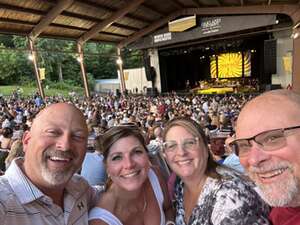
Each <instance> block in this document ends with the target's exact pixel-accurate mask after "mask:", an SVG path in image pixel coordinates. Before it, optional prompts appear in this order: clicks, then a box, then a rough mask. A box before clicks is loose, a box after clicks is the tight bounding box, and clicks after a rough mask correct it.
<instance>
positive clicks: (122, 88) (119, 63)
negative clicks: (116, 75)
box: [117, 48, 126, 94]
mask: <svg viewBox="0 0 300 225" xmlns="http://www.w3.org/2000/svg"><path fill="white" fill-rule="evenodd" d="M117 55H118V59H117V64H118V66H119V71H120V88H121V93H122V94H124V93H125V91H126V86H125V79H124V71H123V60H122V57H121V49H120V48H117Z"/></svg>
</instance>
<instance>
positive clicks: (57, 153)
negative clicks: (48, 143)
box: [44, 149, 77, 159]
mask: <svg viewBox="0 0 300 225" xmlns="http://www.w3.org/2000/svg"><path fill="white" fill-rule="evenodd" d="M44 156H45V157H47V158H48V157H61V158H71V159H73V158H76V157H77V154H75V153H74V152H72V151H71V150H67V151H61V150H57V149H47V150H46V151H45V152H44Z"/></svg>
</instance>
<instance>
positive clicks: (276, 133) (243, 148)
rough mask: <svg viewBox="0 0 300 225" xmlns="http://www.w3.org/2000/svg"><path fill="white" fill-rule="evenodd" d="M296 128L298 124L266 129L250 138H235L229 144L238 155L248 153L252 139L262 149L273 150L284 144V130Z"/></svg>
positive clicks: (241, 155)
mask: <svg viewBox="0 0 300 225" xmlns="http://www.w3.org/2000/svg"><path fill="white" fill-rule="evenodd" d="M298 128H300V126H293V127H286V128H281V129H274V130H268V131H264V132H262V133H259V134H257V135H255V136H253V137H250V138H243V139H236V140H234V141H233V142H231V143H230V144H229V145H230V146H231V147H233V148H234V149H235V151H236V154H237V155H238V156H240V157H243V156H247V155H248V154H249V153H250V151H251V147H252V144H251V143H250V141H252V140H253V141H254V142H255V143H257V144H259V145H260V146H261V147H262V150H264V151H275V150H278V149H280V148H282V147H284V146H285V145H286V136H287V133H286V131H289V130H293V129H298Z"/></svg>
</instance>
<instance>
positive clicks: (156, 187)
mask: <svg viewBox="0 0 300 225" xmlns="http://www.w3.org/2000/svg"><path fill="white" fill-rule="evenodd" d="M148 178H149V180H150V183H151V187H152V189H153V191H154V194H155V198H156V200H157V202H158V206H159V210H160V225H165V223H166V218H165V214H164V211H163V202H164V195H163V192H162V190H161V187H160V183H159V180H158V178H157V176H156V174H155V172H154V171H153V170H152V169H150V170H149V172H148ZM93 219H101V220H103V221H104V222H105V223H107V224H109V225H123V224H122V223H121V221H120V220H119V219H118V218H117V217H116V216H115V215H113V214H112V213H111V212H109V211H107V210H106V209H103V208H99V207H95V208H93V209H92V210H91V211H90V212H89V220H93Z"/></svg>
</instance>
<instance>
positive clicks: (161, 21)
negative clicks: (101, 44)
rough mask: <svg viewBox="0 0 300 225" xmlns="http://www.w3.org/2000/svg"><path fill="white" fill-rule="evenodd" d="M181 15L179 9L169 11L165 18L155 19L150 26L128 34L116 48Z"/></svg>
mask: <svg viewBox="0 0 300 225" xmlns="http://www.w3.org/2000/svg"><path fill="white" fill-rule="evenodd" d="M180 15H181V10H178V11H176V12H174V13H171V14H170V15H168V16H167V17H165V18H162V19H159V20H157V21H155V22H154V23H152V24H151V25H150V26H148V27H146V28H144V29H142V30H140V31H138V32H136V33H135V34H133V35H131V36H129V37H128V38H127V39H125V40H123V41H121V42H120V43H119V44H118V48H123V47H124V46H126V45H128V44H130V43H132V42H134V41H136V40H138V39H139V38H141V37H143V36H144V35H146V34H149V33H151V32H152V31H154V30H156V29H158V28H159V27H161V26H163V25H165V24H166V23H168V22H169V21H170V20H172V19H174V18H176V17H178V16H180Z"/></svg>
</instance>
